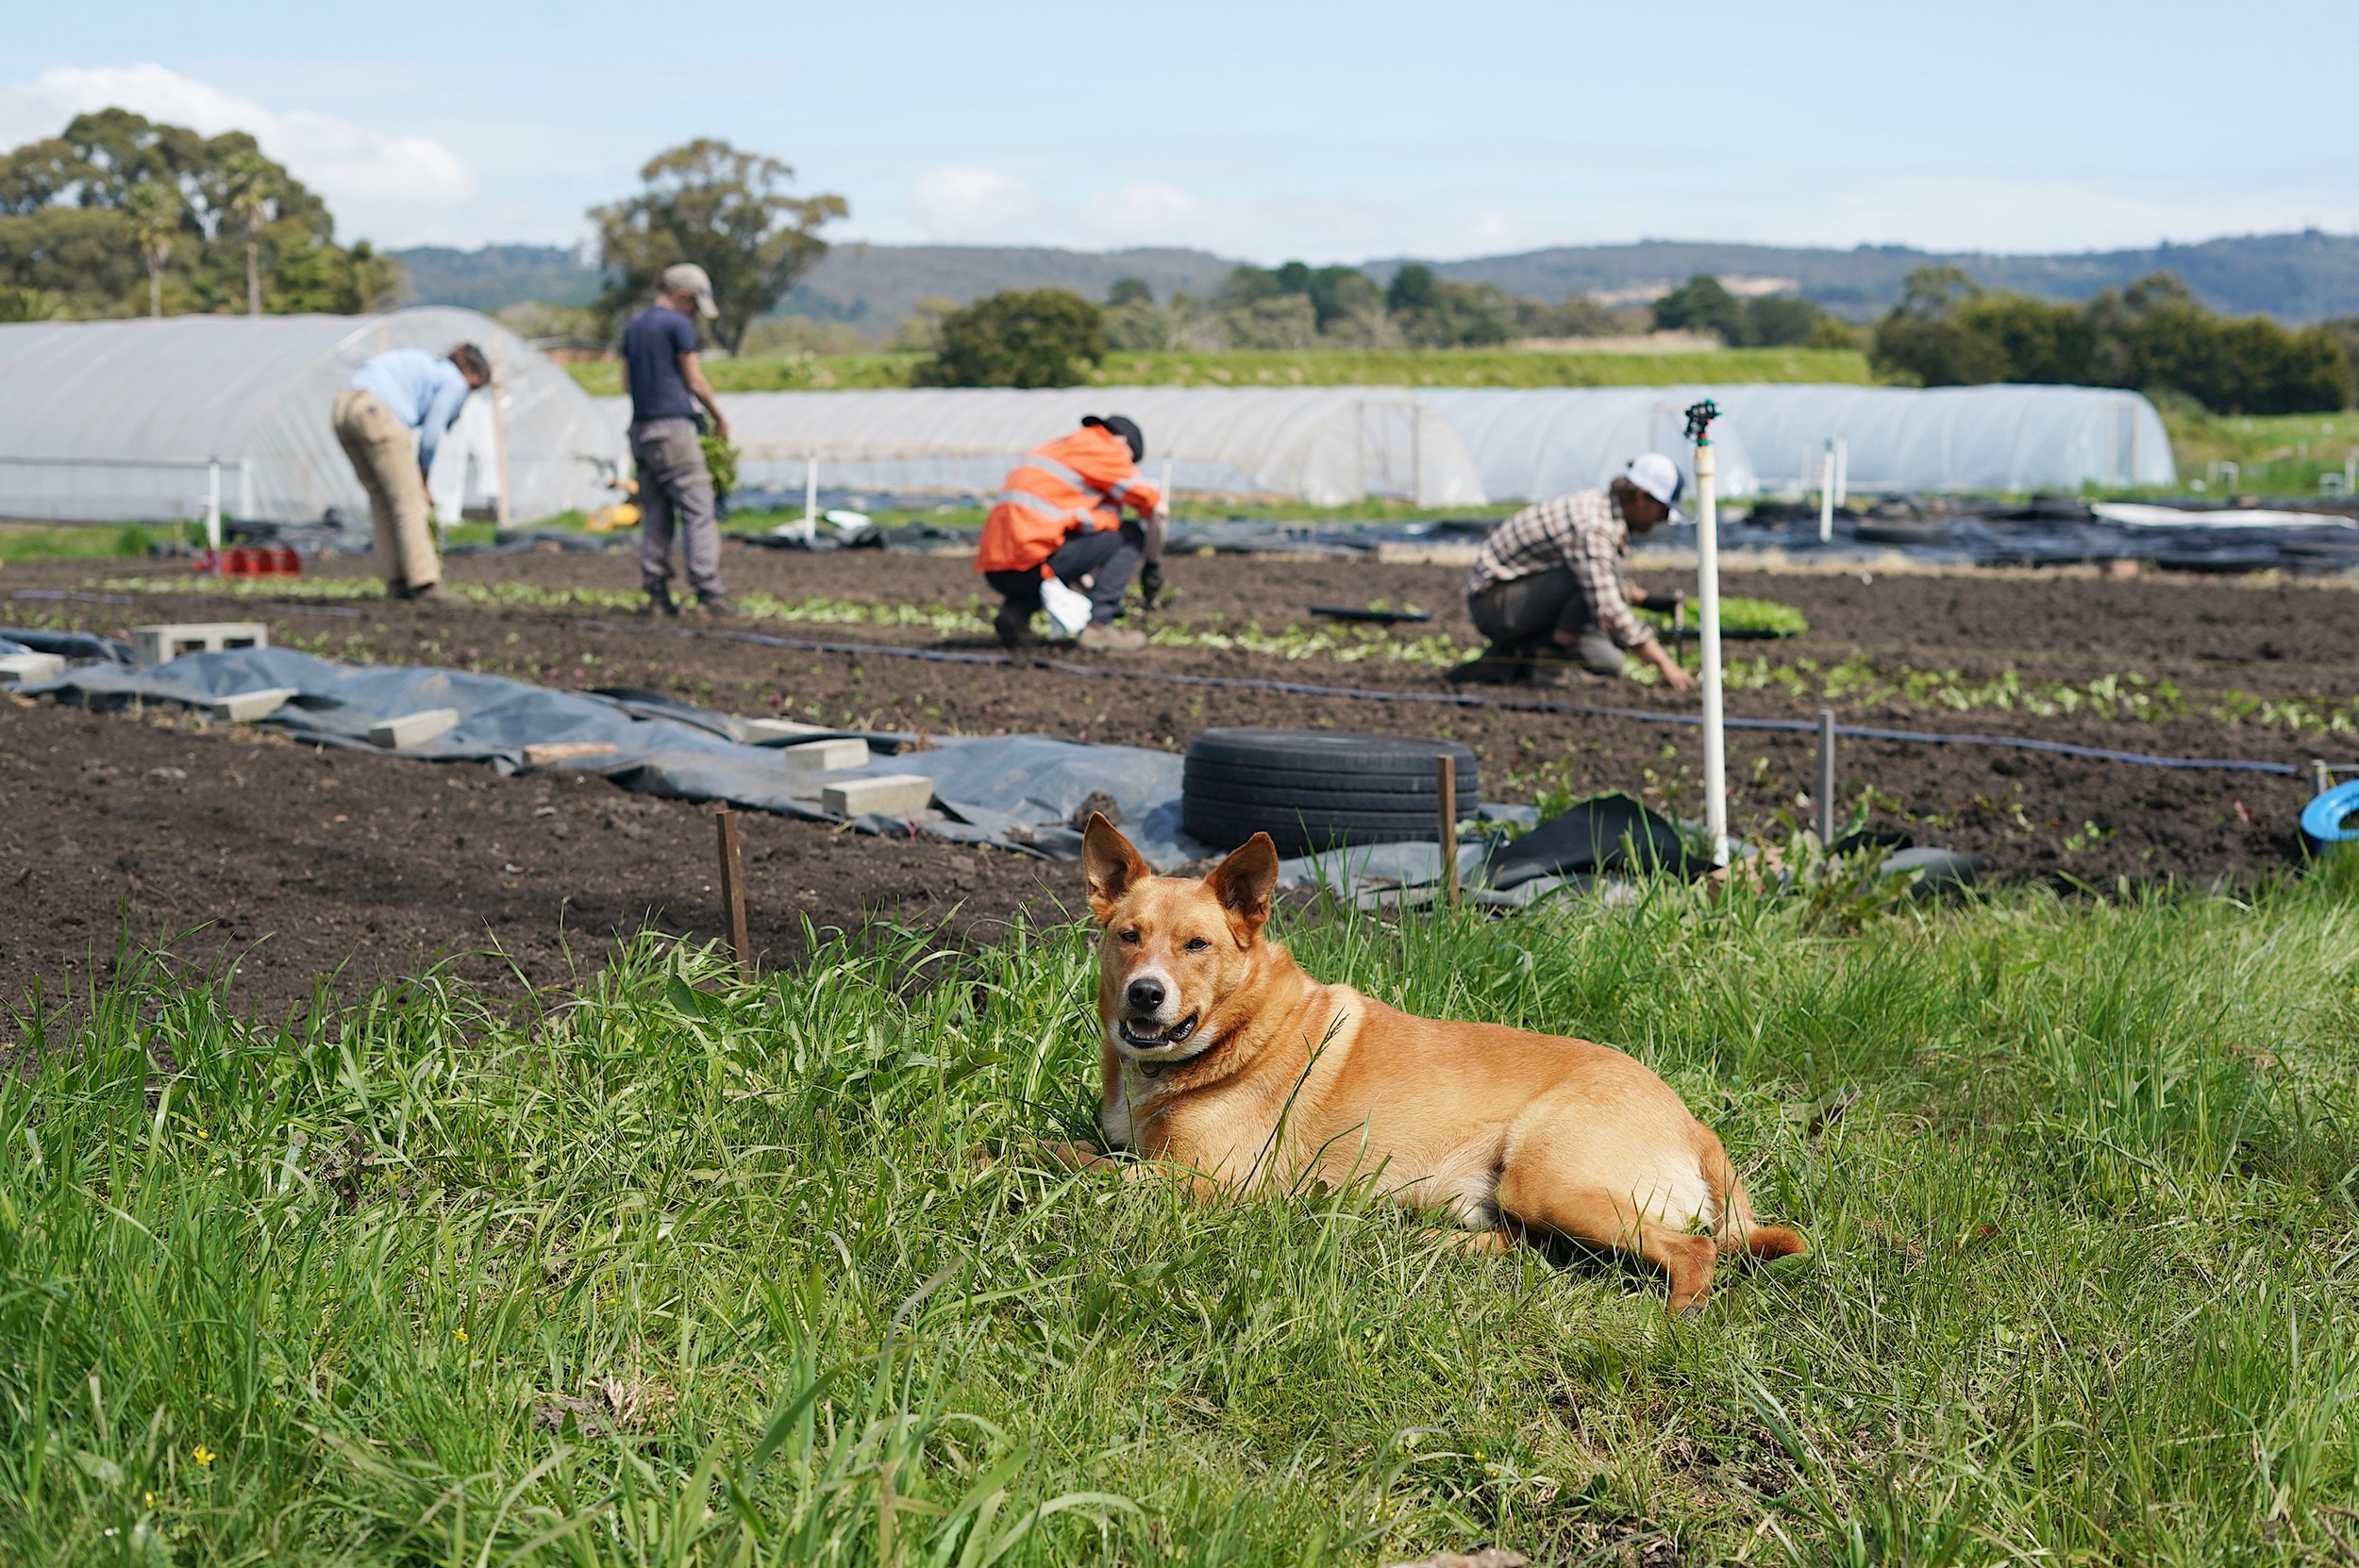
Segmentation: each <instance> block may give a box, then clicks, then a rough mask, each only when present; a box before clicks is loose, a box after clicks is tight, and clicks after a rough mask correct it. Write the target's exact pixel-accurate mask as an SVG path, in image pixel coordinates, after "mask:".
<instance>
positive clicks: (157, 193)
mask: <svg viewBox="0 0 2359 1568" xmlns="http://www.w3.org/2000/svg"><path fill="white" fill-rule="evenodd" d="M124 206H125V209H126V212H127V214H128V216H129V218H130V220H131V242H132V243H133V244H136V245H137V246H139V248H140V261H141V262H142V265H144V266H145V267H146V268H147V313H148V314H149V315H150V316H152V317H160V316H162V315H163V313H164V263H166V262H167V261H170V260H171V259H172V247H173V244H174V242H176V241H177V240H178V239H179V237H180V225H181V222H182V220H183V219H184V218H185V217H186V213H185V212H184V211H183V209H182V208H181V206H180V199H179V197H178V196H176V195H175V194H174V193H173V192H172V189H171V187H169V186H167V185H165V184H164V183H163V182H162V181H161V180H143V181H142V182H141V183H140V184H138V185H135V186H133V187H132V188H131V194H130V198H129V200H127V201H126V202H125V204H124Z"/></svg>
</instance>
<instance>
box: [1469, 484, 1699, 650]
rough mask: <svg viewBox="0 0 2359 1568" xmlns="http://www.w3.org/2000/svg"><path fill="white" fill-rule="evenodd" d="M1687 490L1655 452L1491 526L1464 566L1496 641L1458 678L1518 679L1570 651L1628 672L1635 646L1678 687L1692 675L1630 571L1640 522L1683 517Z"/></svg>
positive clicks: (1472, 604)
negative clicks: (1651, 617)
mask: <svg viewBox="0 0 2359 1568" xmlns="http://www.w3.org/2000/svg"><path fill="white" fill-rule="evenodd" d="M1679 492H1680V471H1679V468H1678V465H1676V464H1675V463H1673V462H1672V461H1671V459H1668V458H1666V457H1665V456H1663V454H1662V453H1660V452H1649V453H1648V454H1646V455H1645V456H1644V457H1641V458H1637V459H1633V460H1632V461H1631V465H1630V466H1629V467H1628V468H1626V469H1624V470H1623V471H1622V472H1621V473H1620V474H1618V475H1614V482H1613V483H1612V484H1611V485H1608V486H1607V487H1606V488H1605V489H1603V490H1583V491H1576V492H1573V493H1572V494H1570V495H1560V496H1558V497H1556V499H1554V500H1552V501H1543V502H1541V503H1540V504H1539V505H1538V506H1536V507H1526V508H1525V509H1523V510H1521V511H1519V512H1517V513H1516V514H1515V515H1514V516H1513V517H1511V518H1509V519H1508V520H1507V521H1506V522H1504V523H1502V524H1500V525H1498V526H1497V527H1496V528H1494V529H1492V530H1491V537H1490V538H1489V539H1488V540H1486V541H1485V542H1483V546H1482V554H1481V555H1480V556H1478V557H1477V558H1476V559H1475V564H1474V570H1473V571H1472V572H1470V573H1468V574H1467V575H1466V613H1467V614H1468V615H1469V616H1471V617H1472V618H1473V620H1474V624H1475V629H1476V630H1477V631H1479V632H1481V634H1482V635H1483V636H1484V637H1485V638H1487V639H1488V640H1489V641H1490V644H1491V645H1490V646H1489V647H1488V648H1485V649H1484V650H1483V651H1482V653H1481V656H1480V657H1479V658H1476V659H1469V660H1468V661H1467V662H1465V663H1464V664H1462V665H1460V666H1459V667H1458V668H1457V669H1455V670H1453V671H1451V672H1450V678H1451V679H1453V680H1465V681H1481V682H1484V683H1488V684H1493V685H1502V686H1503V685H1510V684H1513V683H1514V682H1517V681H1525V680H1530V679H1531V678H1532V676H1533V674H1534V672H1535V670H1560V669H1562V668H1564V664H1565V662H1566V661H1567V660H1570V661H1572V662H1577V663H1579V664H1580V665H1581V667H1582V668H1583V669H1586V670H1589V671H1591V672H1592V673H1594V674H1597V675H1601V676H1620V675H1623V674H1625V673H1626V671H1627V668H1628V663H1629V661H1628V659H1627V658H1626V657H1625V652H1624V650H1628V651H1629V652H1630V653H1634V654H1636V655H1638V656H1639V657H1640V658H1641V659H1645V660H1647V662H1648V663H1649V664H1652V665H1653V666H1654V667H1655V668H1656V669H1657V670H1659V671H1661V672H1662V674H1663V679H1664V683H1665V685H1667V686H1669V687H1670V688H1671V689H1672V690H1673V691H1675V692H1684V691H1686V690H1687V689H1688V688H1689V687H1690V686H1692V685H1694V684H1695V679H1694V677H1693V676H1689V675H1688V673H1687V672H1686V671H1685V670H1682V669H1681V668H1680V667H1679V664H1678V662H1677V661H1676V660H1674V659H1672V658H1671V656H1670V654H1669V653H1667V652H1665V649H1664V646H1663V644H1662V643H1661V642H1658V641H1656V639H1655V635H1654V633H1653V632H1651V631H1649V630H1648V629H1647V626H1646V625H1645V623H1643V622H1642V621H1640V620H1639V619H1638V617H1637V616H1636V615H1634V614H1632V613H1631V606H1632V605H1639V604H1645V603H1647V600H1648V595H1647V594H1646V593H1645V592H1642V591H1641V590H1640V589H1638V588H1637V587H1636V586H1635V585H1633V584H1632V583H1631V581H1630V580H1629V579H1628V578H1627V577H1625V576H1623V575H1622V563H1623V562H1624V561H1625V560H1626V559H1628V558H1629V555H1630V536H1631V533H1632V532H1637V533H1645V532H1647V531H1648V530H1649V529H1651V528H1654V527H1656V526H1659V525H1662V524H1664V523H1666V522H1671V521H1675V520H1680V518H1681V513H1680V510H1679V508H1678V507H1676V506H1675V505H1673V503H1674V502H1675V501H1677V500H1678V498H1679Z"/></svg>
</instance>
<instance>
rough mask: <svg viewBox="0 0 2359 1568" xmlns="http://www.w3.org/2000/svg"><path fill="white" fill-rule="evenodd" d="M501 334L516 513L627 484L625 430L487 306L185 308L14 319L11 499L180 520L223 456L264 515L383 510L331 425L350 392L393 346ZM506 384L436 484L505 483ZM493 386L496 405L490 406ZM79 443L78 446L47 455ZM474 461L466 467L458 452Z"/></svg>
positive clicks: (531, 513)
mask: <svg viewBox="0 0 2359 1568" xmlns="http://www.w3.org/2000/svg"><path fill="white" fill-rule="evenodd" d="M460 342H473V343H476V344H477V345H478V346H480V347H481V348H482V349H483V350H484V352H485V353H486V354H492V353H494V352H495V351H496V353H497V354H498V356H499V358H500V361H501V374H502V377H503V379H504V381H505V382H506V385H507V393H508V406H507V416H508V467H509V482H510V485H511V486H512V487H513V490H514V493H513V495H512V496H511V498H510V510H511V513H512V514H513V515H514V516H516V517H518V518H520V519H529V518H539V517H547V516H551V515H554V514H555V513H558V512H560V511H565V510H568V509H584V510H586V509H593V508H595V507H597V506H600V505H602V504H604V502H605V501H608V500H611V499H612V498H613V496H612V492H609V491H607V490H605V489H604V488H603V483H604V480H605V478H606V477H607V476H609V475H612V474H614V473H616V472H618V465H619V464H620V463H621V462H622V460H623V459H624V457H625V452H624V444H623V441H622V438H621V435H620V433H619V432H618V431H616V430H615V429H614V428H613V426H612V425H611V423H610V422H609V421H607V420H606V419H604V418H602V417H600V415H599V413H598V410H597V408H596V406H595V405H594V403H593V402H592V401H591V399H590V397H589V395H588V394H587V393H585V392H582V391H581V389H580V387H579V386H578V385H577V384H576V383H575V381H574V379H573V377H571V376H570V375H566V374H565V372H564V371H563V370H562V369H561V368H560V367H559V366H558V365H556V364H555V363H553V362H551V361H550V360H549V359H547V358H546V357H545V356H544V355H542V354H541V353H540V352H538V351H537V350H535V349H533V348H532V347H530V346H529V345H528V344H527V343H526V342H525V341H524V340H523V339H522V338H519V337H518V336H516V335H515V334H514V333H512V332H510V331H509V330H508V329H507V328H506V327H504V326H501V325H499V324H498V323H496V322H494V321H493V320H492V319H491V318H490V317H488V316H483V315H478V314H477V313H476V312H475V311H472V310H457V309H443V308H439V307H437V308H425V309H413V310H396V311H393V312H392V313H390V314H387V315H381V316H209V315H206V316H200V315H190V316H168V317H165V318H164V319H162V320H160V321H155V320H142V321H110V322H38V323H30V324H25V325H7V326H0V515H6V516H10V517H20V518H30V519H37V520H41V521H47V522H142V523H144V522H155V523H162V522H175V521H181V520H188V519H194V518H198V517H201V516H203V515H204V512H205V509H206V504H207V492H208V485H209V475H208V473H207V469H206V467H205V463H206V461H207V459H218V460H219V461H220V462H221V464H222V474H221V491H222V493H221V504H222V509H223V510H224V511H225V512H226V513H227V514H228V515H230V516H233V517H239V518H246V519H251V520H253V521H256V522H272V523H301V522H310V521H315V520H317V519H318V518H319V517H320V516H321V515H322V514H323V513H324V512H325V511H326V509H328V508H330V507H334V508H336V509H340V510H341V511H342V512H343V513H344V514H345V515H346V516H348V517H355V518H365V517H366V516H367V514H368V499H367V496H366V495H365V494H364V493H363V492H362V491H361V489H360V480H359V479H358V478H357V477H355V475H354V474H353V472H352V464H351V462H350V460H349V459H346V458H345V456H344V453H343V447H341V446H340V445H339V444H338V443H337V441H336V437H335V433H334V431H332V430H331V429H330V428H329V427H328V418H329V413H330V410H331V409H332V408H333V406H334V404H335V401H336V393H337V392H340V391H341V390H343V387H344V386H345V385H347V384H348V383H349V382H350V381H351V379H352V373H353V371H354V370H356V369H357V368H358V367H359V366H360V363H361V361H363V360H364V359H368V358H369V357H370V356H372V355H374V354H376V353H377V352H379V351H380V350H382V349H386V348H422V349H425V350H427V352H429V353H434V354H441V353H444V352H447V351H448V350H449V349H450V348H451V347H453V346H454V345H455V344H458V343H460ZM488 398H489V393H488V392H478V393H477V394H476V396H474V397H471V398H470V399H468V402H469V404H470V406H471V411H470V412H468V413H463V414H462V416H461V418H460V422H459V425H454V426H453V431H452V437H451V439H450V440H448V441H447V442H445V445H444V451H443V454H441V455H440V456H439V457H438V460H437V462H436V464H435V489H436V491H437V492H438V493H440V494H447V493H449V492H450V491H451V487H452V486H453V485H455V484H459V483H462V482H464V476H465V470H466V467H467V463H466V459H467V458H468V456H469V455H471V454H472V456H473V457H474V459H475V463H474V466H475V468H476V477H475V480H474V482H473V484H472V485H471V486H470V487H469V488H470V489H471V491H472V492H474V493H475V494H477V495H482V494H488V493H490V492H494V491H495V490H496V488H497V479H496V469H495V465H494V463H493V461H492V454H491V450H490V443H489V441H488V434H489V425H490V423H491V422H490V420H489V419H488V417H486V416H487V415H488V413H489V410H490V404H489V401H488ZM478 403H480V404H481V405H482V408H481V410H480V411H472V406H473V405H476V404H478ZM42 459H72V460H71V461H69V462H57V461H44V460H42ZM453 464H456V465H458V467H459V469H460V473H459V475H458V476H457V477H453V476H452V475H450V474H449V473H448V470H449V468H450V467H451V466H452V465H453Z"/></svg>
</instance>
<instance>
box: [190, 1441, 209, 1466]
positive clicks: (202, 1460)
mask: <svg viewBox="0 0 2359 1568" xmlns="http://www.w3.org/2000/svg"><path fill="white" fill-rule="evenodd" d="M189 1458H191V1459H192V1460H195V1461H196V1462H197V1463H199V1464H210V1463H212V1462H213V1460H214V1458H215V1455H214V1453H213V1451H212V1450H211V1449H210V1448H208V1447H206V1446H205V1445H204V1444H203V1443H198V1444H197V1445H196V1446H195V1447H193V1448H192V1449H190V1450H189Z"/></svg>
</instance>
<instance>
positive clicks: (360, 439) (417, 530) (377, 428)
mask: <svg viewBox="0 0 2359 1568" xmlns="http://www.w3.org/2000/svg"><path fill="white" fill-rule="evenodd" d="M491 380H492V367H491V364H490V363H489V362H488V361H487V360H485V359H484V358H483V350H481V349H479V348H477V347H476V345H475V344H473V343H460V345H459V346H458V347H457V348H454V349H452V350H451V351H450V353H449V354H447V355H445V356H443V358H441V359H436V358H435V357H434V356H433V355H431V354H428V353H427V352H426V351H425V350H424V349H417V348H395V349H390V350H388V351H387V352H385V353H383V354H379V355H376V356H375V357H374V358H372V359H366V360H364V361H362V363H361V365H360V369H359V370H357V371H355V372H353V375H352V382H351V384H350V385H349V386H347V387H345V388H344V390H343V391H342V392H338V393H337V394H336V405H335V408H334V409H333V410H332V411H331V413H330V417H329V421H328V423H329V424H330V425H331V426H333V428H334V429H335V432H336V442H337V444H338V445H340V446H342V447H343V449H344V456H345V457H346V458H348V459H351V460H352V471H353V473H354V474H356V475H359V476H360V488H361V489H362V490H364V491H366V492H368V497H369V520H370V522H372V523H374V524H375V525H376V570H377V574H378V575H380V576H382V577H383V578H384V579H385V596H386V597H387V598H389V599H430V598H432V597H433V596H434V595H435V594H436V593H437V592H440V585H441V583H442V580H443V558H442V555H441V553H440V552H439V551H437V550H436V549H435V546H434V527H433V519H432V516H431V513H430V510H429V508H430V506H431V503H430V502H429V501H428V499H427V490H426V482H427V475H428V474H429V473H431V472H432V471H433V468H434V453H435V450H436V449H437V448H438V447H440V446H441V445H442V443H443V432H444V431H446V430H448V429H449V428H450V425H451V421H453V420H455V419H457V418H458V417H459V410H460V409H462V408H464V407H466V403H467V394H468V393H469V392H474V391H475V390H476V389H477V387H482V386H488V385H490V384H491Z"/></svg>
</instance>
